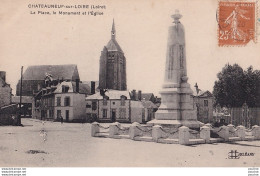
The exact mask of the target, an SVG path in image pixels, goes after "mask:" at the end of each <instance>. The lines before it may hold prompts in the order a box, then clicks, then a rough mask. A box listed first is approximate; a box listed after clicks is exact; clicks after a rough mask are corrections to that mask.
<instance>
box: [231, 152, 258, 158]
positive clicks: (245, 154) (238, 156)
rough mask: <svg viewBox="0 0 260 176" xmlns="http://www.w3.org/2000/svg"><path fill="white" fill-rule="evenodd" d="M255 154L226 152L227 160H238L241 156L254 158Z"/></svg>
mask: <svg viewBox="0 0 260 176" xmlns="http://www.w3.org/2000/svg"><path fill="white" fill-rule="evenodd" d="M254 155H255V153H249V152H238V151H237V150H231V151H230V152H228V159H239V158H240V157H241V156H254Z"/></svg>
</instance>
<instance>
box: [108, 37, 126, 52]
mask: <svg viewBox="0 0 260 176" xmlns="http://www.w3.org/2000/svg"><path fill="white" fill-rule="evenodd" d="M106 48H107V50H108V51H119V52H122V53H123V50H122V49H121V47H120V46H119V44H118V43H117V41H116V39H111V40H110V41H109V42H108V44H107V46H106Z"/></svg>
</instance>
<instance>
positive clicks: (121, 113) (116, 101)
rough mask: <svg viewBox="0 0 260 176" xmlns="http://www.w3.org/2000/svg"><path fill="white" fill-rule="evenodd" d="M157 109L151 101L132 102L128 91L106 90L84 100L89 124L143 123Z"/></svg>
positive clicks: (151, 117) (152, 116) (152, 115)
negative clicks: (96, 122) (102, 93)
mask: <svg viewBox="0 0 260 176" xmlns="http://www.w3.org/2000/svg"><path fill="white" fill-rule="evenodd" d="M156 109H157V107H156V106H155V105H154V104H153V103H152V102H151V101H145V100H142V101H139V100H132V99H131V97H130V93H129V92H128V91H118V90H108V91H107V92H105V95H104V96H102V95H101V94H100V93H96V94H94V95H91V96H89V97H87V98H86V115H87V119H88V121H90V122H93V121H98V122H126V123H133V122H139V123H144V122H147V121H149V120H151V119H153V118H154V113H155V110H156Z"/></svg>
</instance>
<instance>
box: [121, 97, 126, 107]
mask: <svg viewBox="0 0 260 176" xmlns="http://www.w3.org/2000/svg"><path fill="white" fill-rule="evenodd" d="M125 100H126V97H125V96H121V106H125Z"/></svg>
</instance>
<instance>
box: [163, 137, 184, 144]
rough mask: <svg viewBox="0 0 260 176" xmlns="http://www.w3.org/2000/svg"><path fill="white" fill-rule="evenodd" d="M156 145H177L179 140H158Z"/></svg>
mask: <svg viewBox="0 0 260 176" xmlns="http://www.w3.org/2000/svg"><path fill="white" fill-rule="evenodd" d="M158 143H163V144H179V139H169V138H167V139H162V138H160V139H158Z"/></svg>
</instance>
